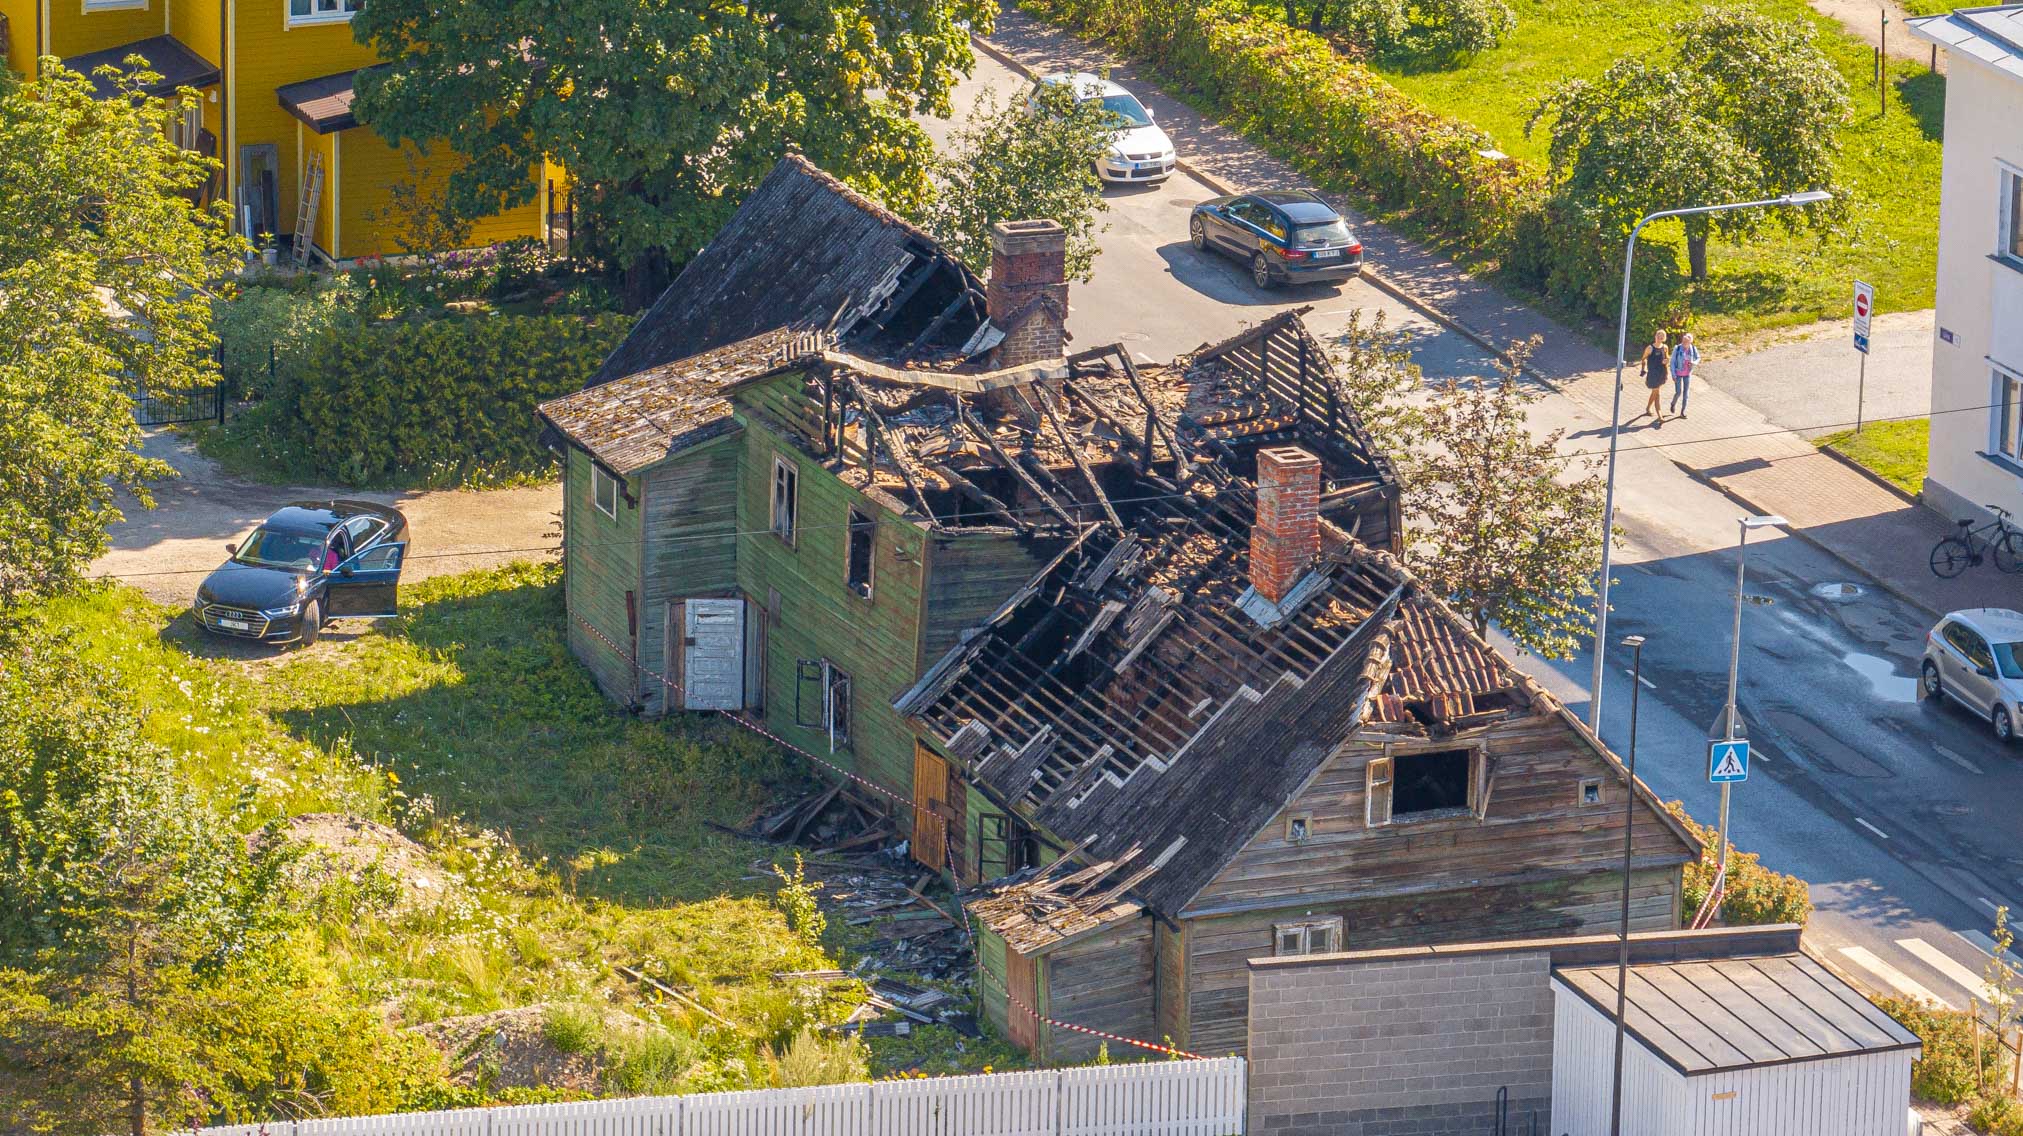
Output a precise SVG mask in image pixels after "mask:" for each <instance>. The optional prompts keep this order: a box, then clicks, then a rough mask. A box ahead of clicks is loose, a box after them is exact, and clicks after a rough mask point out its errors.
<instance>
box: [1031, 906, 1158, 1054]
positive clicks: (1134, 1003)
mask: <svg viewBox="0 0 2023 1136" xmlns="http://www.w3.org/2000/svg"><path fill="white" fill-rule="evenodd" d="M1044 976H1045V978H1044V982H1045V987H1046V992H1045V997H1046V1003H1045V1005H1046V1013H1047V1016H1048V1017H1051V1018H1055V1019H1057V1020H1060V1021H1064V1022H1072V1023H1074V1024H1075V1025H1078V1026H1087V1027H1088V1028H1090V1029H1099V1030H1104V1031H1106V1032H1109V1033H1114V1034H1122V1035H1123V1036H1125V1037H1135V1038H1139V1039H1141V1040H1147V1041H1157V1040H1158V1037H1157V1036H1156V1031H1157V1030H1158V1022H1157V1020H1156V1017H1155V1015H1154V1013H1153V1005H1152V1002H1153V994H1152V988H1153V982H1152V918H1151V917H1150V916H1148V915H1140V916H1138V917H1137V918H1135V919H1129V920H1126V921H1124V922H1121V923H1117V924H1115V925H1113V926H1110V927H1107V928H1104V929H1103V930H1102V931H1100V932H1098V933H1096V934H1094V935H1091V936H1089V937H1088V938H1086V939H1082V940H1079V941H1077V942H1073V943H1069V944H1067V945H1066V946H1062V947H1057V948H1055V949H1054V950H1052V951H1050V952H1049V953H1048V954H1047V956H1046V967H1045V970H1044ZM1044 1040H1045V1051H1046V1052H1045V1058H1046V1061H1047V1062H1048V1063H1049V1064H1054V1065H1072V1064H1079V1063H1082V1062H1086V1061H1090V1060H1093V1059H1094V1058H1095V1056H1096V1050H1097V1047H1098V1046H1099V1045H1100V1044H1101V1039H1100V1038H1094V1037H1090V1036H1089V1035H1088V1034H1085V1033H1076V1032H1075V1031H1073V1030H1064V1029H1059V1028H1057V1027H1053V1026H1048V1027H1046V1032H1045V1034H1044ZM1145 1052H1146V1051H1145V1050H1141V1049H1139V1048H1138V1047H1136V1046H1130V1045H1117V1046H1111V1047H1110V1056H1111V1057H1113V1058H1118V1059H1121V1058H1126V1057H1138V1056H1142V1055H1143V1054H1144V1053H1145Z"/></svg>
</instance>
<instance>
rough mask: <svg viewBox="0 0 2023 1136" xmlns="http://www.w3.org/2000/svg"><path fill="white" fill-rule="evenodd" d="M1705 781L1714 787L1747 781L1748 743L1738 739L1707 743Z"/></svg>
mask: <svg viewBox="0 0 2023 1136" xmlns="http://www.w3.org/2000/svg"><path fill="white" fill-rule="evenodd" d="M1707 780H1709V781H1712V782H1713V783H1714V784H1716V785H1732V784H1734V783H1735V782H1737V781H1747V780H1749V743H1748V742H1746V741H1741V740H1739V739H1738V740H1736V741H1732V742H1729V741H1719V742H1711V743H1709V744H1708V746H1707Z"/></svg>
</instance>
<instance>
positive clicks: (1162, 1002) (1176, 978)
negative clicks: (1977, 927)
mask: <svg viewBox="0 0 2023 1136" xmlns="http://www.w3.org/2000/svg"><path fill="white" fill-rule="evenodd" d="M1152 961H1153V969H1154V971H1155V972H1156V973H1155V974H1154V975H1153V983H1152V997H1153V1002H1154V1011H1155V1013H1154V1019H1155V1023H1156V1025H1157V1027H1158V1029H1159V1036H1160V1037H1162V1038H1168V1037H1170V1038H1172V1039H1173V1040H1172V1041H1171V1042H1168V1044H1169V1045H1178V1046H1183V1047H1184V1046H1185V1045H1186V1044H1187V927H1186V925H1185V924H1182V925H1181V927H1180V929H1179V930H1177V931H1176V930H1174V929H1172V928H1171V927H1168V926H1167V925H1166V924H1165V923H1163V922H1161V921H1159V920H1156V919H1155V920H1153V921H1152Z"/></svg>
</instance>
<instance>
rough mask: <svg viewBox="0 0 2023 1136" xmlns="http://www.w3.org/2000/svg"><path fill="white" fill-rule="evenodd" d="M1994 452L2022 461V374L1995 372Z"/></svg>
mask: <svg viewBox="0 0 2023 1136" xmlns="http://www.w3.org/2000/svg"><path fill="white" fill-rule="evenodd" d="M1994 434H1995V452H1996V453H1999V454H2001V455H2002V456H2003V457H2006V458H2008V459H2009V460H2010V461H2014V462H2019V463H2023V376H2017V375H2012V374H2009V373H2008V372H2006V371H1996V372H1995V429H1994Z"/></svg>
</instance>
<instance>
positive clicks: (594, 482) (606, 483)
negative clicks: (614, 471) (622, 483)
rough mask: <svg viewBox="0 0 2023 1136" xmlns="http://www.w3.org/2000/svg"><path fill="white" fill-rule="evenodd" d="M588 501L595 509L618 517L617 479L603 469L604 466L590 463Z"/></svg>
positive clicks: (615, 517) (606, 514)
mask: <svg viewBox="0 0 2023 1136" xmlns="http://www.w3.org/2000/svg"><path fill="white" fill-rule="evenodd" d="M590 502H591V504H593V505H596V506H597V511H598V512H600V513H602V514H604V515H605V516H607V517H610V518H611V519H612V520H614V521H615V520H617V519H618V479H617V478H615V477H613V476H611V475H610V474H609V473H606V472H605V471H604V467H603V466H601V465H597V464H595V463H592V464H591V466H590Z"/></svg>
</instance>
